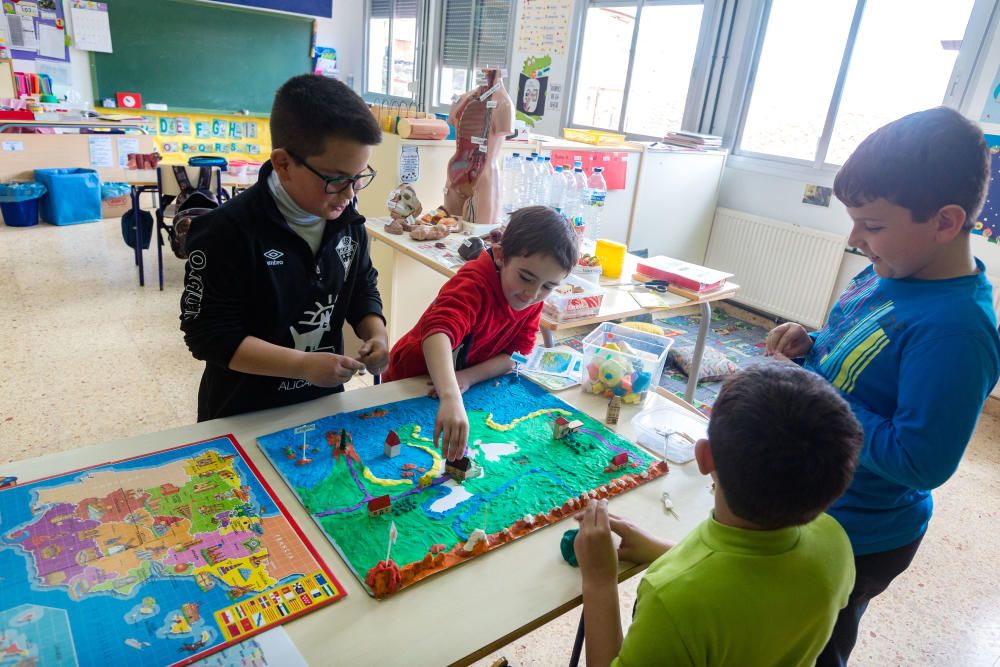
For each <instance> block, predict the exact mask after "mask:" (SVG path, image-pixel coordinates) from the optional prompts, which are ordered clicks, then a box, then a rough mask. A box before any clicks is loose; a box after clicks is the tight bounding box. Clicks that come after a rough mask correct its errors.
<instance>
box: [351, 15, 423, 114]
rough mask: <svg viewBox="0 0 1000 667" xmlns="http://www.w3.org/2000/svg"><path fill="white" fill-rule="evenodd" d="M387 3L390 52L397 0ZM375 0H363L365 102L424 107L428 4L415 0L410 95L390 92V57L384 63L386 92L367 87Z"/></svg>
mask: <svg viewBox="0 0 1000 667" xmlns="http://www.w3.org/2000/svg"><path fill="white" fill-rule="evenodd" d="M387 1H388V2H389V3H390V6H391V9H390V14H391V16H392V18H390V19H389V53H390V54H391V53H392V35H393V24H394V23H395V22H396V16H395V14H396V0H387ZM373 2H374V0H365V9H364V35H363V38H362V40H361V41H362V46H361V48H362V49H363V51H362V59H361V86H360V89H361V97H362V98H363V99H364V100H365V101H366V102H386V103H389V104H399V105H402V106H415V107H417V108H418V109H420V108H422V107H423V96H424V85H423V81H424V74H425V72H426V60H427V59H426V57H425V51H426V48H425V45H426V44H427V27H428V19H429V14H430V12H429V7H428V0H415V2H416V4H417V34H416V39H415V41H414V45H413V54H414V56H413V82H412V84H411V92H412V93H413V97H412V98H409V97H400V96H399V95H390V94H389V92H388V91H389V90H391V89H392V84H391V81H392V61H391V59H390V60H389V62H388V63H387V64H386V71H385V75H386V82H387V90H386V92H381V91H374V90H369V88H368V74H369V66H368V55H369V53H368V49H369V46H370V43H371V35H370V34H369V30H370V26H371V18H372V3H373Z"/></svg>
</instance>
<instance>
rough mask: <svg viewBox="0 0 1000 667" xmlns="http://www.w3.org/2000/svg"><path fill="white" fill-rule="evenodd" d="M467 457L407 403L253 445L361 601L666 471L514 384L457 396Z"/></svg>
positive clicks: (570, 410)
mask: <svg viewBox="0 0 1000 667" xmlns="http://www.w3.org/2000/svg"><path fill="white" fill-rule="evenodd" d="M464 398H465V407H466V410H467V411H468V414H469V425H470V436H469V448H468V453H467V456H466V457H465V458H463V459H459V460H457V461H453V462H448V461H445V460H443V459H442V458H441V454H440V452H439V451H438V450H437V449H435V447H434V445H433V443H432V442H431V437H432V435H433V428H434V416H435V414H436V412H437V407H438V403H437V401H435V400H433V399H430V398H414V399H410V400H405V401H401V402H398V403H391V404H388V405H384V406H381V407H376V408H371V409H367V410H360V411H356V412H349V413H343V414H339V415H334V416H331V417H325V418H323V419H320V420H318V421H316V422H314V423H311V424H303V425H302V426H299V427H296V428H292V429H287V430H284V431H280V432H278V433H272V434H271V435H267V436H264V437H261V438H258V439H257V442H258V444H259V446H260V448H261V450H262V451H263V452H264V453H265V454H266V455H267V457H268V458H269V459H270V460H271V462H272V463H273V464H274V467H275V468H276V469H277V470H278V472H279V473H281V475H282V477H284V479H285V481H286V482H287V483H288V485H289V486H290V487H291V488H292V490H293V491H294V492H295V494H296V495H297V496H298V498H299V500H300V501H301V502H302V504H303V506H304V507H305V508H306V510H307V511H308V512H309V514H310V515H311V516H312V517H313V519H314V520H315V521H316V522H317V524H319V526H320V528H321V529H322V530H323V532H324V534H326V535H327V537H328V538H329V539H330V541H331V542H332V543H333V545H334V546H335V547H336V548H337V550H338V551H339V552H340V554H341V555H342V556H343V558H344V560H345V561H346V563H347V564H348V565H349V566H350V568H351V570H352V571H353V572H354V573H355V575H356V576H357V577H358V578H359V579H360V580H361V581H362V582H363V583H364V585H365V587H366V589H367V590H368V592H369V593H370V594H371V595H373V596H375V597H378V598H382V597H385V596H387V595H391V594H393V593H395V592H397V591H399V590H401V589H402V588H405V587H407V586H409V585H411V584H413V583H415V582H417V581H419V580H420V579H423V578H425V577H427V576H429V575H431V574H434V573H436V572H440V571H442V570H446V569H448V568H449V567H452V566H454V565H457V564H460V563H462V562H465V561H467V560H469V559H471V558H473V557H476V556H478V555H480V554H483V553H485V552H486V551H489V550H491V549H494V548H496V547H499V546H501V545H503V544H506V543H507V542H510V541H512V540H515V539H517V538H518V537H521V536H522V535H525V534H527V533H529V532H531V531H533V530H536V529H538V528H541V527H543V526H546V525H549V524H551V523H554V522H556V521H558V520H560V519H562V518H565V517H568V516H572V515H573V514H575V513H576V512H577V511H579V510H580V508H581V503H582V502H583V501H584V500H585V499H586V498H589V497H599V498H607V497H609V496H612V495H615V494H618V493H622V492H624V491H627V490H628V489H631V488H634V487H636V486H638V485H639V484H642V483H644V482H646V481H648V480H650V479H654V478H656V477H659V476H660V475H663V474H664V473H665V472H666V470H667V467H666V464H665V463H664V462H662V461H659V460H657V459H656V458H654V457H653V456H651V455H650V454H649V453H647V452H646V451H645V450H643V449H641V448H639V447H637V446H635V445H633V444H631V443H629V442H628V441H626V440H624V439H622V438H620V437H619V436H617V435H615V434H614V433H612V432H611V431H609V430H608V429H607V428H606V427H604V426H603V425H601V424H600V423H598V422H597V421H595V420H594V419H592V418H590V417H589V416H587V415H585V414H583V413H582V412H580V411H578V410H577V409H575V408H574V407H572V406H570V405H569V404H567V403H565V402H563V401H561V400H559V399H558V398H556V397H554V396H552V395H551V394H548V393H546V392H545V391H543V390H542V389H540V388H538V387H536V386H535V385H533V384H532V383H530V382H528V381H527V380H518V379H517V378H516V377H515V376H509V377H504V378H501V379H500V380H498V381H495V382H494V381H489V382H484V383H481V384H479V385H476V386H474V387H472V388H471V389H470V390H469V391H468V392H466V394H465V396H464Z"/></svg>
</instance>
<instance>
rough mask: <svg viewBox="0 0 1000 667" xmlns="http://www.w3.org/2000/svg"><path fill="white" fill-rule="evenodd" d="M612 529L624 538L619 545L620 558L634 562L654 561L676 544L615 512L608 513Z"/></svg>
mask: <svg viewBox="0 0 1000 667" xmlns="http://www.w3.org/2000/svg"><path fill="white" fill-rule="evenodd" d="M608 517H609V519H610V520H611V530H612V532H614V533H617V534H618V535H619V536H621V538H622V542H621V544H619V545H618V558H619V559H621V560H627V561H630V562H632V563H652V562H653V561H654V560H656V559H657V558H659V557H660V556H662V555H663V554H665V553H667V551H669V550H670V549H671V548H672V547H673V546H674V545H673V543H672V542H668V541H667V540H661V539H660V538H658V537H654V536H653V535H651V534H650V533H647V532H646V531H644V530H643V529H642V528H640V527H639V526H637V525H635V524H634V523H632V522H631V521H629V520H628V519H623V518H622V517H620V516H616V515H614V514H609V515H608Z"/></svg>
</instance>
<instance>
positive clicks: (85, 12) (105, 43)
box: [70, 0, 111, 53]
mask: <svg viewBox="0 0 1000 667" xmlns="http://www.w3.org/2000/svg"><path fill="white" fill-rule="evenodd" d="M70 11H71V15H72V18H73V41H74V46H76V48H78V49H82V50H83V51H100V52H101V53H111V24H110V23H109V22H108V6H107V4H105V3H103V2H86V1H85V0H73V8H72V9H71V10H70Z"/></svg>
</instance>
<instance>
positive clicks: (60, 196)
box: [35, 169, 101, 225]
mask: <svg viewBox="0 0 1000 667" xmlns="http://www.w3.org/2000/svg"><path fill="white" fill-rule="evenodd" d="M35 178H36V179H38V181H39V182H40V183H42V184H43V185H44V186H45V187H46V188H47V190H48V192H47V193H46V194H45V196H44V197H42V220H44V221H45V222H48V223H49V224H52V225H75V224H78V223H81V222H96V221H98V220H100V219H101V178H100V176H98V175H97V172H96V171H94V170H93V169H36V170H35Z"/></svg>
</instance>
